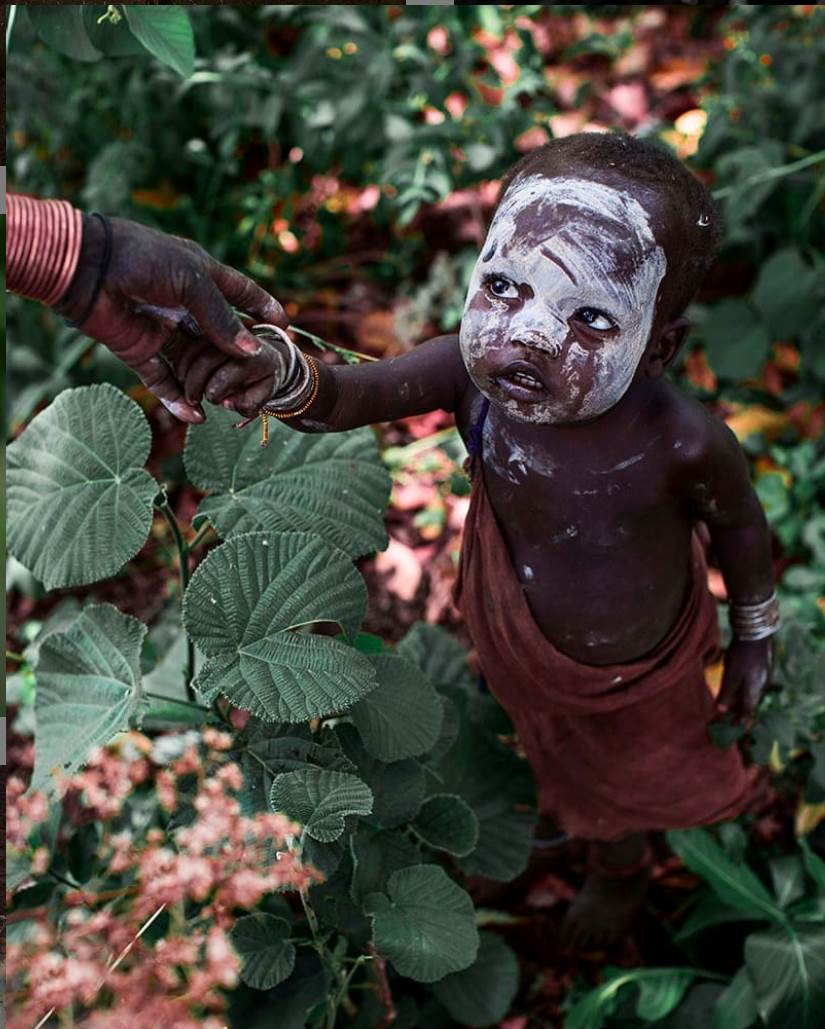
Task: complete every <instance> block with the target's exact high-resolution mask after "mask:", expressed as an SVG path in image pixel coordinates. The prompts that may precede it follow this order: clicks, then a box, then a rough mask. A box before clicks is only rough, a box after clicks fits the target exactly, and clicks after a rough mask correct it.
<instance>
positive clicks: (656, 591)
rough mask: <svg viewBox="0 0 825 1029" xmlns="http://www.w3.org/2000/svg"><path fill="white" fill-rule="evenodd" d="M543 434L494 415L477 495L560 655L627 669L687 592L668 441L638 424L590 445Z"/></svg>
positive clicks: (667, 624)
mask: <svg viewBox="0 0 825 1029" xmlns="http://www.w3.org/2000/svg"><path fill="white" fill-rule="evenodd" d="M468 394H469V396H468V397H467V401H466V403H465V404H464V405H462V409H461V410H460V411H458V412H457V422H458V427H459V430H460V432H461V434H462V436H463V437H464V439H465V441H466V440H467V438H468V433H469V431H470V428H471V426H472V425H473V423H476V424H478V422H479V414H480V411H481V401H482V398H481V395H480V394H479V393H478V391H477V390H475V388H471V389H470V390H468ZM577 431H578V430H577ZM546 435H547V434H546V433H545V434H542V433H541V427H536V426H532V425H526V424H521V423H517V422H515V421H513V420H512V419H510V418H508V417H506V415H504V416H502V414H501V412H500V411H499V410H497V409H496V407H495V405H489V409H488V411H487V414H486V417H485V418H484V421H483V428H482V431H481V444H482V446H481V455H482V461H481V467H482V468H483V476H484V484H485V487H486V490H487V494H488V496H489V499H490V503H491V506H492V508H493V511H494V512H495V514H496V519H497V521H498V524H499V528H500V529H501V533H502V536H503V537H504V540H505V542H506V544H507V548H508V550H509V553H510V557H511V559H512V562H513V567H514V570H515V573H516V575H517V577H518V579H519V581H520V582H521V584H522V588H523V589H524V593H525V596H526V598H527V601H528V604H529V607H530V609H531V611H532V613H533V616H534V618H535V621H536V624H537V625H538V627H539V628H540V629H541V631H542V632H543V634H544V635H545V636H546V637H547V639H548V640H549V641H550V642H551V643H552V644H553V645H554V646H556V647H557V648H558V649H559V650H560V651H562V652H563V653H565V654H567V655H568V656H570V657H572V658H573V659H575V660H578V661H581V662H583V663H585V664H592V665H605V664H614V663H623V662H627V661H631V660H634V659H636V658H638V657H641V656H642V655H644V654H646V653H647V652H649V651H650V650H652V649H653V648H654V647H655V646H656V644H657V643H659V641H660V640H661V639H662V638H663V637H664V636H665V635H666V633H667V632H668V630H669V629H670V628H671V626H672V625H673V623H674V622H675V621H676V618H677V617H678V614H679V612H680V610H681V607H682V605H683V603H684V600H685V594H686V590H687V588H688V586H689V577H690V538H691V530H692V518H691V514H690V509H689V506H688V504H687V503H686V502H685V500H684V499H683V498H682V497H680V496H679V494H678V492H676V491H675V490H674V488H673V475H672V464H673V455H672V451H673V447H674V440H673V439H672V434H670V433H668V432H667V429H666V423H665V420H664V419H663V418H661V417H653V416H651V415H648V417H639V418H638V419H636V421H635V422H634V424H632V425H630V426H628V427H627V428H626V431H624V432H622V433H621V434H620V435H619V437H618V438H616V437H614V438H610V439H605V440H603V441H602V440H600V441H599V443H598V445H596V444H594V443H593V442H592V433H589V432H587V431H583V432H582V433H581V437H580V440H578V441H577V439H576V436H575V432H574V433H567V434H566V436H565V437H564V439H563V440H560V439H553V442H552V443H550V444H548V442H547V439H546ZM588 441H590V442H588ZM675 443H676V445H678V444H679V441H678V440H676V441H675ZM477 465H478V462H477ZM495 588H496V586H495V583H491V584H490V589H492V590H494V589H495Z"/></svg>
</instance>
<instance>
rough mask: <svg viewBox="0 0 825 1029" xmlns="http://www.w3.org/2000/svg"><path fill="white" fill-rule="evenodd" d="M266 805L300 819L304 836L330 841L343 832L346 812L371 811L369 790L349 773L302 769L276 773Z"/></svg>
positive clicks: (321, 841)
mask: <svg viewBox="0 0 825 1029" xmlns="http://www.w3.org/2000/svg"><path fill="white" fill-rule="evenodd" d="M269 804H270V807H271V808H272V809H273V810H274V811H284V812H286V814H288V815H289V817H290V818H292V819H294V820H295V821H296V822H300V823H301V825H302V826H303V827H304V830H305V831H306V833H307V835H309V836H312V837H313V838H314V839H316V840H318V841H319V842H320V843H329V842H330V841H332V840H336V839H338V837H339V836H340V835H341V834H342V833H343V831H344V818H345V817H346V816H347V815H368V814H370V812H371V811H372V791H371V790H370V788H369V786H367V784H366V783H364V782H362V781H361V780H360V779H359V778H358V776H357V775H352V774H351V773H350V772H334V771H329V770H327V769H323V768H302V769H300V770H299V771H297V772H284V773H283V774H282V775H276V776H275V778H274V779H273V780H272V786H271V787H270V790H269Z"/></svg>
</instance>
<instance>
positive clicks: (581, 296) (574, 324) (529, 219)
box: [460, 175, 667, 423]
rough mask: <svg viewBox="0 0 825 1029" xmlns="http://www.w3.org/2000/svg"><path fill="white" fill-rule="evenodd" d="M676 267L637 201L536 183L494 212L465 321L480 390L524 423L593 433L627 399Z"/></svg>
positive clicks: (523, 185) (516, 190) (574, 184)
mask: <svg viewBox="0 0 825 1029" xmlns="http://www.w3.org/2000/svg"><path fill="white" fill-rule="evenodd" d="M666 267H667V261H666V260H665V255H664V251H663V250H662V248H661V247H660V246H658V245H657V243H656V240H655V238H654V236H653V231H652V229H651V227H650V223H649V218H648V214H647V212H646V211H645V209H644V208H643V207H642V205H641V204H640V203H639V202H638V201H637V200H636V199H635V198H634V197H632V196H630V195H629V194H628V193H625V192H623V191H621V190H618V189H615V188H613V187H611V186H606V185H603V184H602V183H599V182H591V181H589V180H587V179H573V178H554V179H549V178H546V177H545V176H543V175H531V176H528V177H526V178H524V179H520V180H518V181H517V182H516V183H515V184H514V185H513V186H512V187H511V188H510V189H509V190H508V192H507V194H506V196H505V197H504V199H503V201H502V202H501V204H500V205H499V208H498V210H497V211H496V216H495V218H494V219H493V223H492V225H491V226H490V231H489V233H488V234H487V239H486V241H485V244H484V247H483V249H482V252H481V256H480V257H479V259H478V261H477V262H476V266H475V269H474V271H473V276H472V279H471V281H470V287H469V290H468V292H467V300H466V303H465V307H464V314H463V317H462V321H461V335H460V344H461V354H462V357H463V359H464V364H465V365H466V367H467V371H468V373H469V375H470V377H471V378H472V380H473V382H475V384H476V386H478V388H479V390H480V391H481V392H482V393H483V394H484V395H485V396H486V397H488V398H489V399H490V400H491V401H492V402H493V403H495V404H499V405H501V407H503V408H504V409H505V410H506V411H507V412H508V414H510V415H511V416H512V417H513V418H514V419H515V420H517V421H521V422H538V423H553V422H557V423H565V422H577V421H584V420H586V419H589V418H594V417H596V416H597V415H600V414H602V413H603V412H604V411H607V410H609V408H611V407H613V405H614V404H616V403H617V402H618V401H619V400H620V399H621V397H622V396H623V395H624V393H625V391H626V390H627V388H628V386H629V385H630V381H631V379H632V378H633V374H634V372H635V371H636V368H637V366H638V364H639V360H640V359H641V356H642V353H643V352H644V349H645V346H646V344H647V340H648V336H649V334H650V328H651V325H652V323H653V316H654V308H655V302H656V294H657V291H658V288H659V283H660V282H661V280H662V278H663V277H664V274H665V269H666Z"/></svg>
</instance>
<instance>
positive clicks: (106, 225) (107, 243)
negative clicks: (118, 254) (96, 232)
mask: <svg viewBox="0 0 825 1029" xmlns="http://www.w3.org/2000/svg"><path fill="white" fill-rule="evenodd" d="M90 217H92V218H99V219H100V224H101V225H102V226H103V256H102V257H101V260H100V267H99V268H98V270H97V280H96V281H95V288H94V289H93V290H92V295H91V296H90V297H89V300H88V302H87V303H86V306H85V307H84V309H83V311H82V313H81V315H80V316H79V317H78V318H76V319H75V320H74V321H73V322H69V323H68V324H69V325H71V326H72V327H73V328H75V329H79V328H80V326H81V325H82V324H83V323H84V322H85V321H86V319H87V318H88V317H89V315H90V314H91V313H92V308H93V307H94V306H95V303H96V302H97V298H98V295H99V294H100V291H101V289H102V288H103V280H104V279H105V278H106V272H107V271H108V270H109V262H110V261H111V259H112V223H111V222H110V221H109V219H108V218H107V217H106V216H105V215H103V214H101V213H100V212H99V211H92V212H91V215H90Z"/></svg>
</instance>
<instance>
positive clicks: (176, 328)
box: [56, 215, 287, 422]
mask: <svg viewBox="0 0 825 1029" xmlns="http://www.w3.org/2000/svg"><path fill="white" fill-rule="evenodd" d="M109 224H110V225H111V251H110V259H109V262H108V265H107V267H106V268H105V274H104V276H103V282H102V285H101V287H100V290H99V292H98V293H97V295H96V296H95V288H96V285H97V281H98V277H99V274H100V270H101V268H102V267H103V262H104V251H105V245H106V236H105V231H104V226H103V223H102V222H101V220H100V219H99V218H96V217H94V216H92V215H84V216H83V243H82V248H81V252H80V259H79V262H78V267H77V271H76V273H75V276H74V278H73V280H72V283H71V285H70V286H69V289H68V290H67V292H66V293H65V294H64V296H63V298H62V299H61V301H60V303H59V305H57V308H56V309H57V310H58V312H59V313H60V314H62V315H63V316H64V317H65V318H67V319H68V320H69V321H72V322H74V323H75V324H76V325H77V327H78V328H79V329H80V330H81V331H82V332H83V333H85V334H86V335H87V336H90V337H91V338H92V339H96V340H99V341H100V342H101V343H104V344H105V345H106V346H107V347H108V348H109V349H110V350H111V351H112V352H113V353H114V354H115V355H116V356H117V357H119V358H120V360H121V361H123V362H124V363H125V364H127V365H128V366H129V367H130V368H131V369H133V371H135V372H136V373H137V375H138V376H139V377H140V378H141V380H142V381H143V382H144V383H145V385H146V386H147V387H148V389H150V390H151V391H152V393H154V394H155V396H156V397H158V399H159V400H160V401H161V402H162V403H163V404H164V405H165V406H166V407H167V408H168V409H169V411H171V412H172V414H173V415H175V417H177V418H180V419H181V420H182V421H185V422H201V421H203V419H204V413H203V409H202V407H201V406H200V404H199V403H198V402H197V400H196V399H193V401H191V402H190V401H189V400H188V399H187V397H186V396H185V395H184V390H183V377H182V376H181V375H179V373H177V372H176V371H175V367H174V365H175V364H176V363H177V364H178V365H180V362H181V359H182V355H186V356H187V362H186V365H187V367H189V366H191V362H192V360H194V359H197V358H198V357H200V356H203V355H208V356H209V357H210V365H211V367H212V371H213V372H214V371H216V370H217V368H219V367H220V364H221V363H222V362H223V361H226V360H234V361H235V362H237V367H238V368H240V369H241V370H240V371H236V373H235V376H234V379H235V381H240V382H241V383H242V384H244V383H246V382H247V381H250V382H251V381H253V380H254V381H258V380H259V379H260V378H261V374H260V370H259V369H256V368H255V365H254V363H253V362H254V361H255V357H254V355H260V353H261V344H260V342H259V341H258V340H257V339H256V338H255V337H254V336H253V335H252V334H251V333H250V332H249V331H248V330H247V329H245V328H244V327H243V325H242V324H241V322H240V321H239V320H238V318H237V316H236V315H235V314H234V312H233V311H232V308H231V307H230V304H231V305H233V306H234V307H236V308H238V310H241V311H244V312H247V313H249V314H250V315H251V316H252V317H253V318H254V319H255V320H256V321H258V322H269V323H270V324H274V325H279V326H282V327H286V324H287V318H286V315H285V314H284V311H283V309H282V307H281V305H280V304H279V303H278V301H277V300H275V299H274V298H273V297H271V296H270V295H269V294H268V293H267V292H266V291H265V290H263V289H261V288H260V287H259V286H256V285H255V283H254V282H252V281H251V280H250V279H248V278H247V277H246V276H245V275H242V274H241V273H240V272H237V271H235V270H234V269H232V268H229V267H227V266H226V265H223V264H220V263H219V262H218V261H216V260H214V258H212V257H210V255H209V254H207V253H206V251H205V250H204V249H203V248H202V247H200V246H198V245H197V244H196V243H193V242H192V241H191V240H188V239H182V238H181V237H179V236H170V235H167V234H166V233H163V232H159V231H157V230H155V229H150V228H147V227H146V226H144V225H139V224H138V223H136V222H132V221H128V220H126V219H123V218H112V219H111V220H110V222H109ZM93 297H94V302H93V303H92V306H91V309H89V304H90V302H91V301H92V298H93ZM78 318H82V319H83V320H82V322H78ZM172 354H174V355H175V361H172V360H171V357H170V355H172ZM246 373H248V374H246ZM250 376H251V377H252V378H251V379H250ZM198 399H199V398H198Z"/></svg>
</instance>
